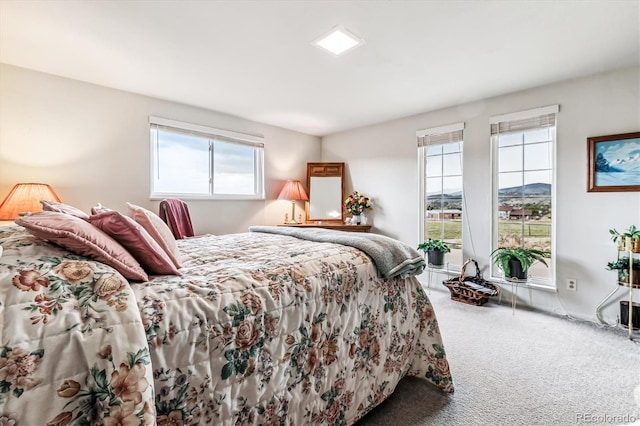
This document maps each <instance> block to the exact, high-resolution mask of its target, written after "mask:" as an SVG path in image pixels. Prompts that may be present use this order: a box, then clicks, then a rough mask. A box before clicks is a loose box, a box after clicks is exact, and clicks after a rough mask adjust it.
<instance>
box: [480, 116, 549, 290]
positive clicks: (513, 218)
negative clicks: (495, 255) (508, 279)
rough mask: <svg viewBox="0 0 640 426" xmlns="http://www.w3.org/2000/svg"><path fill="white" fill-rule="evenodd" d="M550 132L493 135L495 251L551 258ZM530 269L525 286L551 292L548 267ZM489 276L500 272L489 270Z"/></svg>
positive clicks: (537, 266)
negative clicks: (542, 253)
mask: <svg viewBox="0 0 640 426" xmlns="http://www.w3.org/2000/svg"><path fill="white" fill-rule="evenodd" d="M554 138H555V131H554V128H553V127H545V128H541V129H538V128H533V129H530V130H523V131H519V132H518V131H516V132H511V133H506V134H494V135H493V136H492V141H493V143H494V144H495V146H496V150H495V151H494V152H495V153H496V161H495V167H496V171H495V173H496V174H495V176H496V179H497V185H496V189H497V193H496V194H495V198H494V199H495V205H494V221H495V223H497V226H496V231H495V239H494V244H493V249H494V250H495V249H496V248H498V247H509V248H517V247H525V248H529V249H537V250H542V251H546V252H549V253H550V254H553V253H552V247H553V245H552V222H551V213H552V209H553V202H552V196H551V194H552V184H553V143H554ZM547 263H548V264H549V267H545V266H544V265H542V264H540V263H539V262H536V263H534V264H533V265H532V266H531V267H530V268H529V271H528V275H529V280H530V281H532V282H536V283H537V284H540V285H549V286H553V285H554V284H553V283H552V279H551V278H552V276H553V274H552V270H551V262H547ZM492 273H493V276H500V275H501V273H502V272H501V271H500V270H498V269H497V268H495V267H494V268H492Z"/></svg>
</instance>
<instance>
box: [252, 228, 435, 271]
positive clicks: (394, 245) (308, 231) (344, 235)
mask: <svg viewBox="0 0 640 426" xmlns="http://www.w3.org/2000/svg"><path fill="white" fill-rule="evenodd" d="M249 231H251V232H265V233H270V234H280V235H289V236H291V237H296V238H300V239H303V240H309V241H316V242H319V243H334V244H342V245H345V246H351V247H355V248H357V249H360V250H362V251H363V252H365V253H366V254H367V255H368V256H369V257H370V258H371V259H372V260H373V262H374V263H375V264H376V267H377V268H378V271H379V272H380V274H381V275H382V276H383V277H384V278H392V277H400V278H406V277H409V276H412V275H420V274H421V273H422V271H424V268H425V267H426V266H427V264H426V262H425V261H424V258H423V257H422V256H421V255H420V253H418V251H417V250H416V249H414V248H412V247H410V246H408V245H407V244H405V243H403V242H401V241H398V240H395V239H393V238H389V237H385V236H384V235H379V234H365V233H355V232H343V231H335V230H330V229H322V228H295V227H277V226H251V227H250V228H249Z"/></svg>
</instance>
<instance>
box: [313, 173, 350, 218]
mask: <svg viewBox="0 0 640 426" xmlns="http://www.w3.org/2000/svg"><path fill="white" fill-rule="evenodd" d="M343 169H344V163H307V188H309V202H308V203H307V206H306V214H307V218H306V219H307V222H329V223H342V221H343V219H344V217H343V209H342V202H343V198H344V194H343V190H342V187H343Z"/></svg>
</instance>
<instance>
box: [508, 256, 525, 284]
mask: <svg viewBox="0 0 640 426" xmlns="http://www.w3.org/2000/svg"><path fill="white" fill-rule="evenodd" d="M509 269H510V272H511V273H510V274H509V276H507V277H506V278H507V279H509V278H511V279H516V280H526V279H527V270H526V269H524V270H523V269H522V264H521V263H520V261H519V260H517V259H515V260H510V261H509Z"/></svg>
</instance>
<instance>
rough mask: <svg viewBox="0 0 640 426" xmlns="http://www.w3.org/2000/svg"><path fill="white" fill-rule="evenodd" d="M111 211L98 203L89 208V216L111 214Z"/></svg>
mask: <svg viewBox="0 0 640 426" xmlns="http://www.w3.org/2000/svg"><path fill="white" fill-rule="evenodd" d="M112 211H113V209H110V208H108V207H105V206H103V205H102V204H100V203H98V204H96V205H95V206H93V207H91V214H100V213H105V212H112Z"/></svg>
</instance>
